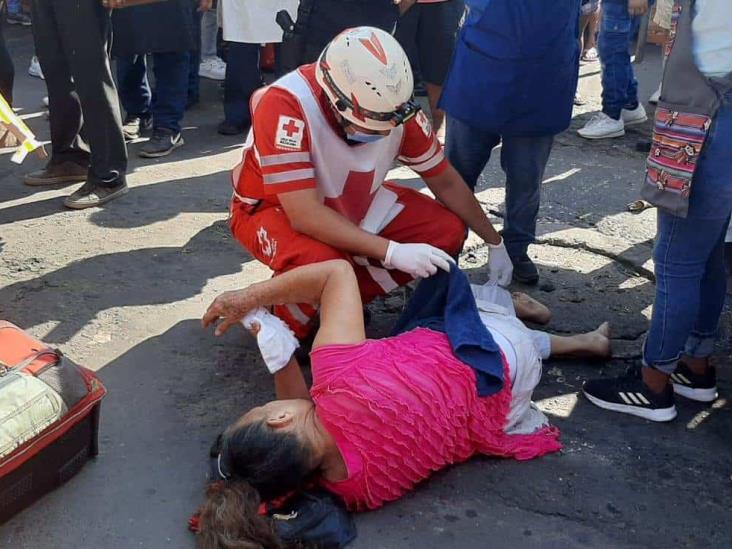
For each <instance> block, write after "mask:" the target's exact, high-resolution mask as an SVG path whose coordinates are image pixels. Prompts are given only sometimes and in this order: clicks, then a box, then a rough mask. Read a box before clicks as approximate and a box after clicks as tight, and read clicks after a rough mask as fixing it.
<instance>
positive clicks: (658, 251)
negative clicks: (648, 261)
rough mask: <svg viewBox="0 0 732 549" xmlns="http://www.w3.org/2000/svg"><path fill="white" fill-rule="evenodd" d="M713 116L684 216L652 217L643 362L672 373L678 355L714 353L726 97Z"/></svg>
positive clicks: (729, 207) (720, 285) (725, 177)
mask: <svg viewBox="0 0 732 549" xmlns="http://www.w3.org/2000/svg"><path fill="white" fill-rule="evenodd" d="M725 99H726V101H725V104H724V105H723V106H722V108H721V110H720V111H719V112H718V113H717V117H716V120H715V122H714V125H713V126H712V128H711V133H710V135H709V138H708V141H707V143H706V144H705V146H704V149H703V151H702V155H701V157H700V158H699V165H698V167H697V171H696V173H695V174H694V180H693V182H692V187H691V196H690V199H689V215H688V217H687V218H686V219H683V218H680V217H676V216H673V215H671V214H668V213H665V212H664V211H662V210H659V212H658V235H657V238H656V248H655V250H654V261H655V268H656V299H655V302H654V304H653V318H652V319H651V327H650V330H649V331H648V334H647V336H646V342H645V345H644V351H643V360H644V363H645V364H646V365H649V366H652V367H654V368H656V369H657V370H660V371H662V372H664V373H667V374H670V373H672V372H673V371H674V369H675V368H676V363H677V361H678V360H679V357H680V356H681V354H682V353H684V354H687V355H688V356H692V357H698V358H704V357H707V356H709V355H710V354H711V353H712V350H713V347H714V341H715V339H716V337H717V332H718V326H719V317H720V315H721V312H722V307H723V305H724V298H725V293H726V290H727V279H726V274H725V268H724V237H725V233H726V230H727V224H728V222H729V218H730V212H732V154H730V151H732V92H730V93H728V94H727V96H726V98H725Z"/></svg>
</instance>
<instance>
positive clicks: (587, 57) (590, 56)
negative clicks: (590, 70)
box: [582, 48, 600, 62]
mask: <svg viewBox="0 0 732 549" xmlns="http://www.w3.org/2000/svg"><path fill="white" fill-rule="evenodd" d="M599 57H600V56H599V54H598V53H597V48H590V49H589V50H587V51H586V52H585V53H583V54H582V61H587V62H593V61H597V60H598V58H599Z"/></svg>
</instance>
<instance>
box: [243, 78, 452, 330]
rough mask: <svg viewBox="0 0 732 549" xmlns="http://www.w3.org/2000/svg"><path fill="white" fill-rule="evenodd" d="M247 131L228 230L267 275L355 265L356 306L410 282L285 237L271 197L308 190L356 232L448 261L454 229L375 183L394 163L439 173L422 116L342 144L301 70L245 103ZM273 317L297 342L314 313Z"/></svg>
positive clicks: (296, 309)
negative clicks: (342, 262)
mask: <svg viewBox="0 0 732 549" xmlns="http://www.w3.org/2000/svg"><path fill="white" fill-rule="evenodd" d="M251 109H252V120H253V124H252V129H251V131H250V133H249V136H248V137H247V141H246V143H245V148H244V157H243V160H242V162H241V164H240V165H239V166H237V168H236V169H235V170H234V174H233V185H234V196H233V198H232V204H231V214H232V220H231V225H232V231H233V232H234V235H235V236H236V238H237V239H238V240H239V241H240V242H241V243H242V244H243V245H244V247H245V248H247V249H248V250H249V251H250V252H251V253H252V254H253V255H254V256H255V257H257V259H259V260H260V261H262V262H264V263H266V264H267V265H269V266H270V267H271V268H272V269H273V270H274V271H275V274H277V273H279V272H284V271H287V270H289V269H292V268H294V267H297V266H300V265H304V264H308V263H314V262H318V261H324V260H327V259H334V258H348V259H350V260H351V261H352V262H354V263H355V268H356V274H357V276H358V278H359V285H360V287H361V292H362V295H363V298H364V301H369V300H371V299H373V298H374V297H376V296H378V295H381V294H383V293H386V292H389V291H391V290H392V289H394V288H396V287H398V286H400V285H402V284H404V283H406V282H408V281H409V280H410V279H411V277H410V276H409V275H408V274H406V273H402V272H400V271H396V270H387V269H385V268H383V267H382V266H381V264H380V263H379V262H378V261H373V260H367V259H366V258H352V257H350V256H349V255H348V254H346V253H345V252H342V251H340V250H336V249H334V248H332V247H330V246H328V245H327V244H324V243H322V242H318V241H316V240H314V239H312V238H310V237H308V236H306V235H303V234H301V233H297V232H296V231H295V230H294V229H292V227H291V225H290V223H289V220H288V219H287V216H286V214H285V213H284V211H283V210H282V208H281V207H280V206H279V200H278V198H277V195H278V194H281V193H287V192H292V191H298V190H303V189H317V191H318V195H319V197H321V199H322V200H323V202H324V203H325V204H326V205H327V206H329V207H331V208H333V209H334V210H336V211H338V212H339V213H341V214H342V215H343V216H344V217H346V218H348V219H349V220H351V221H352V222H353V223H354V224H356V225H361V226H362V227H363V228H364V229H365V230H368V231H370V232H373V233H377V234H380V235H381V236H383V237H384V238H388V239H390V240H394V241H396V242H423V243H428V244H432V245H434V246H437V247H439V248H442V249H444V250H445V251H447V252H448V253H454V252H456V251H457V250H458V248H459V247H460V245H461V243H462V240H463V238H464V226H463V224H462V222H461V221H460V219H459V218H457V216H455V215H454V214H452V213H451V212H450V211H448V210H447V209H445V208H444V207H443V206H441V205H440V204H438V203H437V202H435V201H434V200H432V199H431V198H429V197H426V196H424V195H422V194H420V193H418V192H416V191H414V190H412V189H407V188H405V187H400V186H397V185H394V184H391V183H387V184H386V185H383V183H384V179H385V177H386V174H387V172H388V170H389V169H391V168H392V166H393V164H394V161H395V160H397V159H398V160H399V161H401V162H402V163H403V164H405V165H407V166H409V167H410V168H412V169H413V170H414V171H416V172H417V173H419V174H420V175H422V176H424V177H430V176H434V175H438V174H440V173H441V172H442V171H443V170H445V169H446V168H447V165H448V164H447V160H445V158H444V153H443V151H442V147H441V145H440V143H439V142H438V141H437V139H436V137H435V135H434V133H433V132H432V129H431V126H430V123H429V121H428V120H427V118H426V116H425V115H424V114H423V113H421V112H420V113H418V115H417V116H416V117H414V118H413V119H411V120H410V121H408V122H407V123H406V124H404V125H402V126H397V127H395V128H394V129H393V130H392V131H391V132H390V134H389V135H387V136H385V137H383V138H382V139H379V140H378V141H375V142H373V143H362V144H358V145H349V144H348V143H347V142H346V141H345V139H344V136H343V130H342V128H341V126H340V124H339V123H338V120H337V118H336V116H335V114H334V113H333V111H332V109H331V107H330V103H329V101H328V98H327V97H326V95H325V93H324V92H323V91H322V89H321V88H320V86H319V85H318V83H317V81H316V78H315V66H314V65H306V66H304V67H301V68H300V69H299V70H297V71H294V72H292V73H290V74H288V75H286V76H284V77H283V78H281V79H279V80H278V81H276V82H275V83H274V84H272V85H271V86H269V87H267V88H263V89H261V90H258V91H257V92H256V93H255V95H254V96H253V97H252V103H251ZM275 312H276V313H277V314H278V316H280V317H281V318H283V319H284V320H285V321H287V322H288V324H289V325H290V326H291V327H292V328H293V330H294V331H295V333H296V334H297V335H298V336H304V335H305V334H306V333H307V331H308V328H307V324H308V323H309V320H310V318H311V317H312V316H313V315H314V314H315V311H314V310H313V309H312V308H311V307H308V306H305V305H288V306H286V307H280V308H279V309H276V310H275Z"/></svg>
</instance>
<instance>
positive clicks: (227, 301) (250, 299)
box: [202, 288, 258, 336]
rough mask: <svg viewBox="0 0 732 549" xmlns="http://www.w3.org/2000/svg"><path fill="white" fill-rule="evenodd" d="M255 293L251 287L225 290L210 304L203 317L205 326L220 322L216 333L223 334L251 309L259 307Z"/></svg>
mask: <svg viewBox="0 0 732 549" xmlns="http://www.w3.org/2000/svg"><path fill="white" fill-rule="evenodd" d="M253 294H254V292H252V291H251V289H250V288H245V289H243V290H235V291H232V292H224V293H223V294H221V295H220V296H218V297H217V298H216V299H214V301H213V303H211V305H209V306H208V310H207V311H206V314H205V315H203V319H202V323H203V327H204V328H207V327H209V326H211V325H213V324H216V323H217V322H218V323H219V324H218V326H216V330H215V332H214V333H215V334H216V335H217V336H220V335H222V334H223V333H225V332H226V331H227V330H228V329H229V328H231V327H232V326H233V325H234V324H238V323H239V322H241V320H242V319H243V318H244V317H245V316H246V314H247V313H248V312H249V311H251V310H253V309H256V308H257V304H256V300H255V298H254V295H253ZM257 331H258V330H257ZM255 335H256V334H255Z"/></svg>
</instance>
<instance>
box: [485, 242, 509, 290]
mask: <svg viewBox="0 0 732 549" xmlns="http://www.w3.org/2000/svg"><path fill="white" fill-rule="evenodd" d="M488 249H489V250H490V252H489V253H490V255H489V256H488V270H489V274H490V278H489V279H488V284H498V285H499V286H508V285H509V284H511V277H512V276H513V263H511V258H510V257H508V252H507V251H506V246H505V245H504V244H503V239H501V242H500V243H498V244H488Z"/></svg>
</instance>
